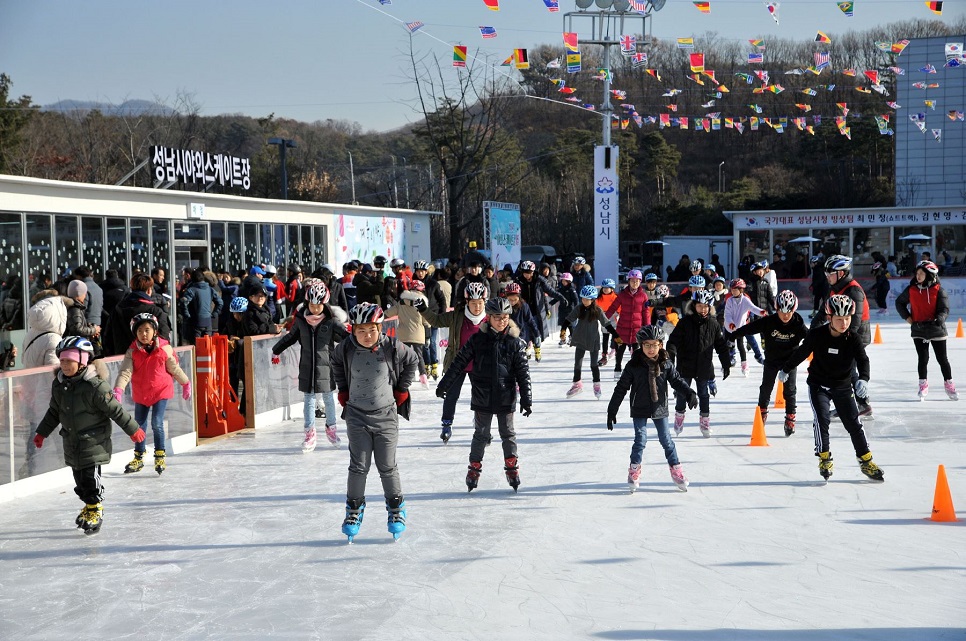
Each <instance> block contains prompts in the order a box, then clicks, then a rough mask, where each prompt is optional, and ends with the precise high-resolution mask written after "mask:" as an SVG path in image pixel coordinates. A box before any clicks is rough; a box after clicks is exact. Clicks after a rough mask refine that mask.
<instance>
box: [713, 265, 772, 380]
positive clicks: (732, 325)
mask: <svg viewBox="0 0 966 641" xmlns="http://www.w3.org/2000/svg"><path fill="white" fill-rule="evenodd" d="M729 285H730V289H731V293H730V294H729V295H728V296H727V297H726V298H725V309H724V327H723V329H724V331H725V332H733V331H735V330H736V329H738V328H739V327H744V326H745V325H746V324H747V323H748V314H749V313H752V314H755V315H756V316H767V315H768V312H767V311H765V310H764V309H762V308H761V307H758V306H757V305H755V304H754V303H753V302H751V298H749V297H748V294H746V293H745V281H744V280H743V279H741V278H736V279H734V280H733V281H731V282H730V283H729ZM735 342H736V343H737V345H738V354H739V355H740V356H741V375H742V376H746V377H747V376H748V352H746V351H745V341H744V340H743V339H741V338H739V339H738V340H737V341H735ZM748 343H749V344H750V345H751V349H752V350H753V351H754V352H755V360H756V361H758V362H759V363H764V362H765V357H764V356H762V354H761V348H760V347H758V341H757V340H755V339H754V338H752V337H751V336H749V337H748ZM731 356H732V365H734V347H732V349H731Z"/></svg>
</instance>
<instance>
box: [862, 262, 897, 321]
mask: <svg viewBox="0 0 966 641" xmlns="http://www.w3.org/2000/svg"><path fill="white" fill-rule="evenodd" d="M872 276H873V277H874V278H875V284H874V285H872V287H870V288H869V292H868V293H869V294H872V293H873V292H874V293H875V304H876V305H877V306H878V307H879V313H880V314H885V313H886V312H887V311H889V303H888V299H889V290H890V289H891V288H892V287H891V285H889V273H888V272H887V271H886V268H885V265H883V264H882V263H875V264H874V265H872Z"/></svg>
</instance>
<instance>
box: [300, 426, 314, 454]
mask: <svg viewBox="0 0 966 641" xmlns="http://www.w3.org/2000/svg"><path fill="white" fill-rule="evenodd" d="M314 449H315V428H314V427H310V428H309V429H308V431H307V432H305V439H304V440H303V441H302V453H303V454H308V453H309V452H311V451H312V450H314Z"/></svg>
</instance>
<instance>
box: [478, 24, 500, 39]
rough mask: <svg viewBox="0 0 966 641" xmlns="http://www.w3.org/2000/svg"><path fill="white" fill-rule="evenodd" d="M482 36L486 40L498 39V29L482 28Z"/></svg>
mask: <svg viewBox="0 0 966 641" xmlns="http://www.w3.org/2000/svg"><path fill="white" fill-rule="evenodd" d="M480 35H481V36H483V37H484V38H496V29H495V28H493V27H484V26H482V25H481V26H480Z"/></svg>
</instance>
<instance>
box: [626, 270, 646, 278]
mask: <svg viewBox="0 0 966 641" xmlns="http://www.w3.org/2000/svg"><path fill="white" fill-rule="evenodd" d="M632 278H636V279H637V280H643V279H644V275H643V274H641V270H639V269H632V270H631V271H629V272H627V280H630V279H632Z"/></svg>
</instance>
